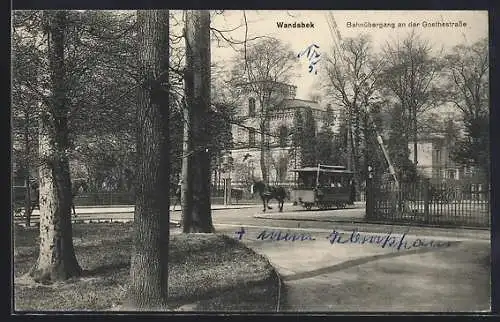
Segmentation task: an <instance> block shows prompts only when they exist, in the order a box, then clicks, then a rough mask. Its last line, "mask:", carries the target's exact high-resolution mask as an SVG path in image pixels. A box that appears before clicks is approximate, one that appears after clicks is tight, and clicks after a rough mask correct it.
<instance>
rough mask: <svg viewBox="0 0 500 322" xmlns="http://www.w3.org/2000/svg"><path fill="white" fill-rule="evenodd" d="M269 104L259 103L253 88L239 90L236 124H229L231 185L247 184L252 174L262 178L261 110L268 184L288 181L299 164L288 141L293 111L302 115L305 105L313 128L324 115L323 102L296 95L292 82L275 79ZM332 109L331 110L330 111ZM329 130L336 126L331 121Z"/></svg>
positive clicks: (294, 151) (290, 138) (297, 155)
mask: <svg viewBox="0 0 500 322" xmlns="http://www.w3.org/2000/svg"><path fill="white" fill-rule="evenodd" d="M274 88H276V90H275V91H274V93H273V104H272V105H271V104H270V105H271V106H270V107H267V108H269V110H267V111H265V108H266V107H264V108H263V107H262V106H261V105H260V102H259V99H258V97H257V95H256V93H255V92H253V91H251V90H249V91H242V95H240V99H239V102H238V106H237V117H238V119H239V120H240V122H238V124H233V125H232V129H231V131H232V136H233V149H232V150H231V156H232V158H233V169H232V171H231V177H232V180H233V181H232V182H233V184H234V186H245V185H248V184H249V183H250V182H251V181H252V178H255V179H256V180H261V179H262V171H261V151H260V143H261V131H260V124H261V122H262V121H263V116H262V115H263V113H262V112H263V111H264V114H265V115H266V121H267V128H268V131H267V133H266V134H265V135H264V139H265V140H266V143H267V144H268V146H269V149H268V153H266V154H265V160H266V165H267V169H268V173H269V182H270V183H272V184H278V183H279V184H291V183H292V182H293V180H294V173H293V172H291V171H290V170H291V169H294V168H298V167H300V149H298V148H295V147H294V146H293V144H292V137H291V133H292V132H291V130H292V129H293V126H294V117H295V115H296V112H297V111H300V112H301V113H302V115H304V113H305V111H306V110H307V109H310V110H311V111H312V114H313V117H314V119H315V121H316V124H317V127H316V128H317V129H319V128H320V127H321V126H322V125H323V121H324V120H326V119H327V117H326V108H327V105H326V104H321V103H320V102H317V101H311V100H303V99H297V98H296V97H295V92H296V86H293V85H289V84H283V83H279V84H278V86H275V87H274ZM334 113H335V112H334ZM332 130H333V131H337V130H338V125H336V124H335V123H334V125H333V126H332Z"/></svg>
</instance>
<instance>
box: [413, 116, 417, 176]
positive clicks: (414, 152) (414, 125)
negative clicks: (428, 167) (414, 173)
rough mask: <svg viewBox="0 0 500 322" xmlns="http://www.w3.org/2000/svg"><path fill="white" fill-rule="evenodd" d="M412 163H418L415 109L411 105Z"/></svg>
mask: <svg viewBox="0 0 500 322" xmlns="http://www.w3.org/2000/svg"><path fill="white" fill-rule="evenodd" d="M412 123H413V163H414V164H415V167H416V166H417V165H418V151H417V147H418V137H417V109H416V108H415V107H413V122H412Z"/></svg>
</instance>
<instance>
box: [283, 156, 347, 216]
mask: <svg viewBox="0 0 500 322" xmlns="http://www.w3.org/2000/svg"><path fill="white" fill-rule="evenodd" d="M292 171H293V172H296V173H297V174H298V176H297V182H296V185H295V187H294V188H293V189H292V191H291V195H290V196H291V199H292V201H294V203H296V204H301V205H302V206H303V207H304V208H306V209H307V210H310V209H311V208H312V207H318V208H320V209H330V208H333V207H337V208H344V207H345V206H346V205H347V204H352V203H353V201H354V200H353V194H352V191H353V190H352V189H353V175H354V174H353V172H352V171H349V170H347V169H346V167H343V166H330V165H322V164H318V166H317V167H306V168H301V169H294V170H292Z"/></svg>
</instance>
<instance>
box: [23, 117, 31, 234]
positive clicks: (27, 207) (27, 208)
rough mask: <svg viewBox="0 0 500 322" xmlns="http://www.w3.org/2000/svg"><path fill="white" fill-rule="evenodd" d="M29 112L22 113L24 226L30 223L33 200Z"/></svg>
mask: <svg viewBox="0 0 500 322" xmlns="http://www.w3.org/2000/svg"><path fill="white" fill-rule="evenodd" d="M29 126H30V113H28V111H25V113H24V133H23V134H24V151H25V153H26V154H25V158H24V160H23V165H24V169H23V170H24V180H25V186H26V195H25V199H24V216H25V217H24V219H25V222H26V227H29V226H30V224H31V213H32V210H33V202H32V201H31V199H32V196H31V179H30V169H31V149H30V137H29V134H30V133H29V131H30V127H29Z"/></svg>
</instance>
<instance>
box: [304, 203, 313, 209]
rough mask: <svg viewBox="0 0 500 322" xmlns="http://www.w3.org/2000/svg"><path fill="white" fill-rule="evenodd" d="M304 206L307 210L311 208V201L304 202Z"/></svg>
mask: <svg viewBox="0 0 500 322" xmlns="http://www.w3.org/2000/svg"><path fill="white" fill-rule="evenodd" d="M304 207H306V209H307V210H311V208H312V204H311V203H306V204H305V205H304Z"/></svg>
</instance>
